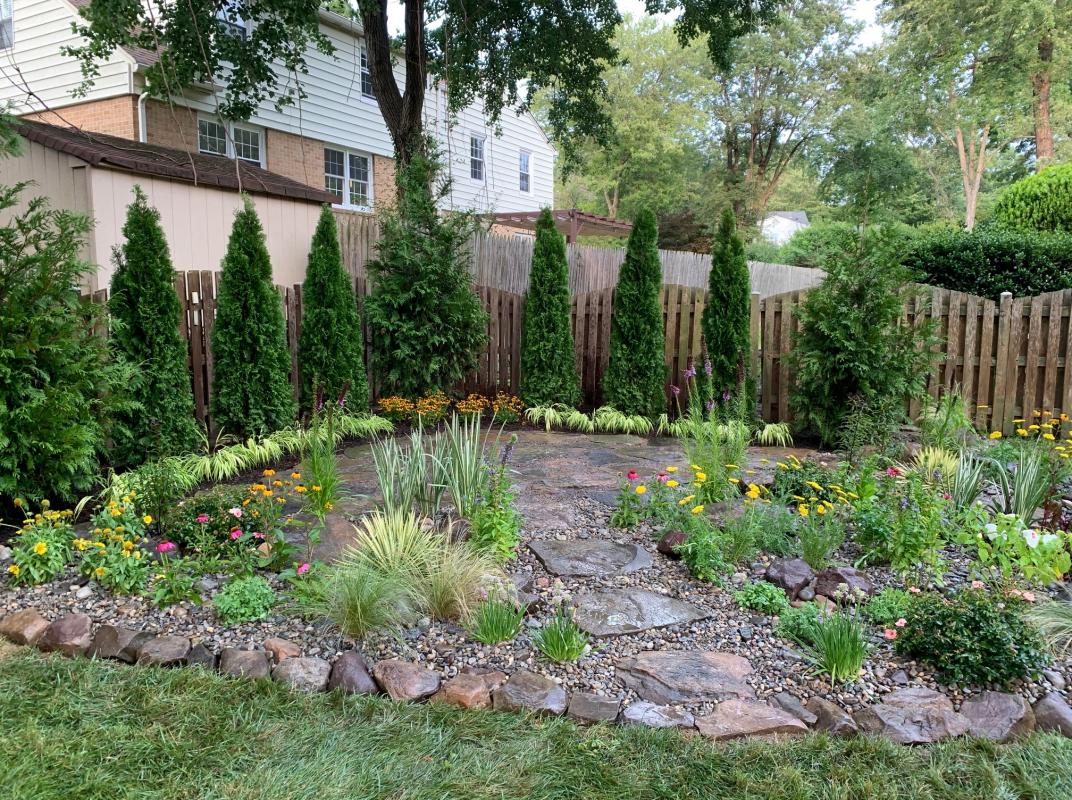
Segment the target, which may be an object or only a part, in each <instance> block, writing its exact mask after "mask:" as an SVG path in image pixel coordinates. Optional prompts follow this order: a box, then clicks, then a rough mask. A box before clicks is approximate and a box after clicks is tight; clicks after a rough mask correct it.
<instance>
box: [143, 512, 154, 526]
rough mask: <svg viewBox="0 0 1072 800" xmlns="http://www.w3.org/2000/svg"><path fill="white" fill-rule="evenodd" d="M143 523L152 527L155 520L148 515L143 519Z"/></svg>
mask: <svg viewBox="0 0 1072 800" xmlns="http://www.w3.org/2000/svg"><path fill="white" fill-rule="evenodd" d="M141 521H142V522H144V523H145V524H146V525H152V524H153V518H152V517H151V516H149V515H148V514H146V515H145V516H144V517H142V518H141Z"/></svg>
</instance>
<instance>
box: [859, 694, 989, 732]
mask: <svg viewBox="0 0 1072 800" xmlns="http://www.w3.org/2000/svg"><path fill="white" fill-rule="evenodd" d="M856 724H857V725H858V726H859V728H860V730H861V731H863V732H864V733H870V734H878V735H881V736H885V737H887V738H889V739H892V740H893V741H894V742H897V743H898V744H932V743H934V742H940V741H943V740H945V739H950V738H953V737H956V736H964V735H965V734H967V733H968V732H969V730H970V729H971V726H970V724H969V722H968V718H967V717H965V716H963V715H962V714H958V713H956V712H955V711H953V703H952V701H951V700H950V699H949V698H948V697H946V696H945V695H943V694H941V693H939V692H936V691H934V690H932V689H926V688H923V687H913V688H910V689H899V690H897V691H896V692H891V693H890V694H889V695H887V696H886V698H885V702H882V703H879V704H877V705H873V706H870V707H868V708H865V709H862V710H860V711H857V712H856Z"/></svg>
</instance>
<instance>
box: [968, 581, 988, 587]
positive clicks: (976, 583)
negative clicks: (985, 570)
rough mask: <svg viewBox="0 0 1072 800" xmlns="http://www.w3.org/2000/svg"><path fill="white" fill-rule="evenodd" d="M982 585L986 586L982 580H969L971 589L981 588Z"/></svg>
mask: <svg viewBox="0 0 1072 800" xmlns="http://www.w3.org/2000/svg"><path fill="white" fill-rule="evenodd" d="M984 586H986V584H985V583H983V582H982V581H972V582H971V588H973V589H982V588H983V587H984Z"/></svg>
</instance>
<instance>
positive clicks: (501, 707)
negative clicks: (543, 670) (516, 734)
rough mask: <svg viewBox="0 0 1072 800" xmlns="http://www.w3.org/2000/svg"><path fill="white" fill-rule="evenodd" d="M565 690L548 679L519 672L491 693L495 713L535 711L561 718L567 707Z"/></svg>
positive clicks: (525, 671)
mask: <svg viewBox="0 0 1072 800" xmlns="http://www.w3.org/2000/svg"><path fill="white" fill-rule="evenodd" d="M567 699H568V698H567V697H566V690H565V689H563V688H562V687H561V686H559V685H558V684H557V683H555V682H554V681H553V680H551V679H550V678H548V677H545V676H543V675H537V674H536V673H535V672H529V671H528V670H521V671H520V672H515V673H514V674H513V675H511V676H510V678H509V679H508V680H507V681H506V683H504V684H503V685H502V686H500V687H499V688H498V689H496V690H495V691H494V692H492V704H493V705H494V707H495V709H496V710H497V711H537V712H540V713H542V714H553V715H555V716H561V715H562V714H565V713H566V707H567V705H568V703H567Z"/></svg>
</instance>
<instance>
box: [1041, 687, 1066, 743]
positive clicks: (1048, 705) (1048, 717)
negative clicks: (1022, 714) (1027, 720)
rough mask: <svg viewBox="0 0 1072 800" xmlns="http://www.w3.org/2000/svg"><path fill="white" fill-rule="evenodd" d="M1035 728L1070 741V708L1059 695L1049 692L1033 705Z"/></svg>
mask: <svg viewBox="0 0 1072 800" xmlns="http://www.w3.org/2000/svg"><path fill="white" fill-rule="evenodd" d="M1035 727H1036V728H1038V729H1039V730H1040V731H1053V732H1055V733H1059V734H1061V735H1062V736H1067V737H1068V738H1069V739H1072V708H1069V706H1068V703H1066V702H1065V701H1064V700H1063V699H1062V698H1061V695H1059V694H1057V693H1056V692H1050V693H1049V694H1048V695H1046V696H1045V697H1043V698H1042V699H1041V700H1039V701H1038V702H1037V703H1035Z"/></svg>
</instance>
